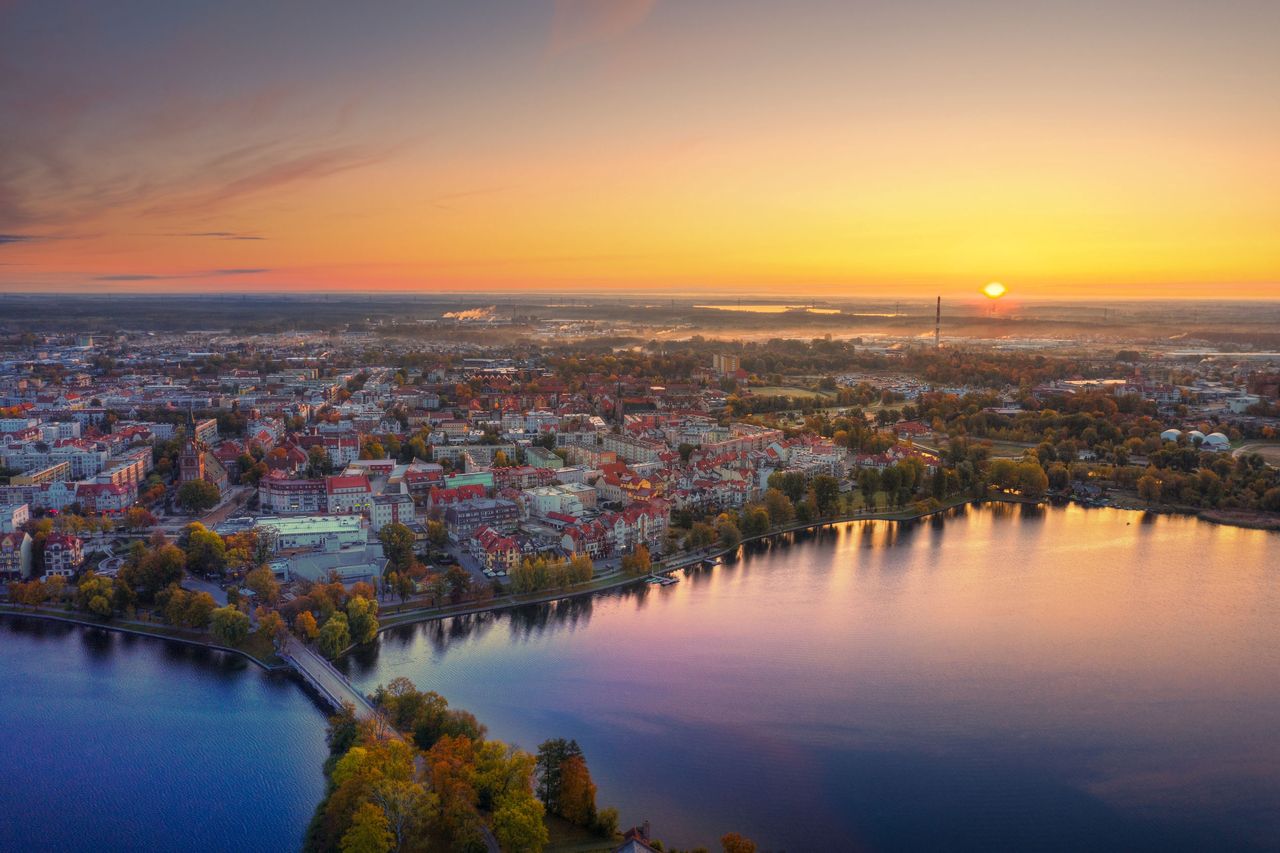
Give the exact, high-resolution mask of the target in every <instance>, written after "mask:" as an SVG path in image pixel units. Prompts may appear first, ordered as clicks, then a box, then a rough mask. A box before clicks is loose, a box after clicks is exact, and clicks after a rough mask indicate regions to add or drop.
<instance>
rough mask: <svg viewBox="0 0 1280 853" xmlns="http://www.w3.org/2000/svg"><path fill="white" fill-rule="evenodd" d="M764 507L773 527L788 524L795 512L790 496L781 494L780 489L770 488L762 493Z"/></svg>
mask: <svg viewBox="0 0 1280 853" xmlns="http://www.w3.org/2000/svg"><path fill="white" fill-rule="evenodd" d="M764 507H765V511H766V512H768V513H769V523H770V524H772V525H773V526H774V527H783V526H785V525H788V524H790V523H791V519H793V518H794V517H795V514H796V510H795V507H794V506H792V505H791V498H789V497H787V496H786V495H785V494H783V492H782V490H781V489H774V488H771V489H769V490H768V491H766V492H765V493H764Z"/></svg>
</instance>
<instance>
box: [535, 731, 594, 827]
mask: <svg viewBox="0 0 1280 853" xmlns="http://www.w3.org/2000/svg"><path fill="white" fill-rule="evenodd" d="M574 756H578V757H581V756H582V747H580V746H578V742H577V741H576V740H565V739H564V738H554V739H552V740H547V741H543V742H542V744H541V745H540V746H539V747H538V755H537V758H536V759H535V761H534V772H535V775H536V777H537V787H536V791H537V794H538V799H540V800H542V802H543V803H545V804H546V806H547V810H548V811H550V812H553V813H555V814H559V813H560V792H561V780H562V776H561V772H560V769H561V767H562V766H563V765H564V762H565V761H566V760H568V759H569V758H572V757H574Z"/></svg>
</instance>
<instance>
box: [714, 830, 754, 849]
mask: <svg viewBox="0 0 1280 853" xmlns="http://www.w3.org/2000/svg"><path fill="white" fill-rule="evenodd" d="M720 846H721V847H722V848H724V853H756V843H755V842H754V841H752V840H751V839H749V838H747V837H746V836H743V835H740V834H738V833H736V832H730V833H728V834H727V835H724V836H721V838H720Z"/></svg>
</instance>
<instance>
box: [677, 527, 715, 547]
mask: <svg viewBox="0 0 1280 853" xmlns="http://www.w3.org/2000/svg"><path fill="white" fill-rule="evenodd" d="M715 541H716V531H715V528H713V527H712V526H711V525H709V524H703V523H702V522H700V521H698V522H694V524H693V526H692V527H690V528H689V535H688V536H686V537H685V539H684V546H685V547H686V548H688V549H689V550H691V551H693V550H697V549H698V548H705V547H707V546H708V545H710V544H712V543H713V542H715Z"/></svg>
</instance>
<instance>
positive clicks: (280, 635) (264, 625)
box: [256, 607, 289, 648]
mask: <svg viewBox="0 0 1280 853" xmlns="http://www.w3.org/2000/svg"><path fill="white" fill-rule="evenodd" d="M256 612H257V614H258V631H259V632H260V633H261V634H262V635H263V636H264V637H267V638H269V639H270V640H271V645H273V646H275V647H276V648H279V647H280V644H281V643H283V642H284V639H285V637H286V636H288V634H289V629H288V627H287V626H286V625H285V624H284V617H283V616H281V615H280V614H279V613H277V612H275V611H274V610H264V609H263V608H261V607H259V608H258V609H257V611H256Z"/></svg>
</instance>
